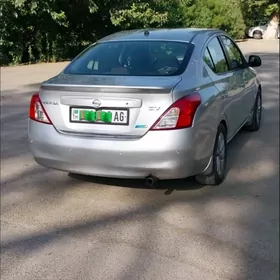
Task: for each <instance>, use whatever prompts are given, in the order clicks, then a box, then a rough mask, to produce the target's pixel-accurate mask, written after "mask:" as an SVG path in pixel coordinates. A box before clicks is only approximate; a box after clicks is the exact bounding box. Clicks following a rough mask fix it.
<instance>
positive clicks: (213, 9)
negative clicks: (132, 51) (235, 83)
mask: <svg viewBox="0 0 280 280" xmlns="http://www.w3.org/2000/svg"><path fill="white" fill-rule="evenodd" d="M278 11H279V6H278V1H277V0H131V1H129V0H118V1H116V0H114V1H112V0H2V1H1V7H0V65H9V64H23V63H35V62H54V61H61V60H66V59H71V58H73V57H74V56H76V55H77V54H78V53H79V52H80V51H81V50H82V49H84V48H85V46H87V45H88V44H90V43H92V42H94V41H95V40H96V39H98V38H100V37H103V36H105V35H108V34H110V33H112V32H115V31H119V30H124V29H135V28H148V27H152V28H157V27H207V28H220V29H222V30H225V31H226V32H228V33H229V34H230V35H231V36H232V37H234V38H236V39H239V38H243V37H244V35H245V29H246V27H248V26H252V25H253V24H254V23H255V22H256V20H258V19H259V18H261V19H262V18H264V17H269V16H270V15H271V14H272V13H273V12H278Z"/></svg>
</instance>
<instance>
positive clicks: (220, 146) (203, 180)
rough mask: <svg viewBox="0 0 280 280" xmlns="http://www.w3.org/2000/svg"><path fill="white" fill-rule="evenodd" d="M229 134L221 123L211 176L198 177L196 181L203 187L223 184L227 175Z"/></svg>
mask: <svg viewBox="0 0 280 280" xmlns="http://www.w3.org/2000/svg"><path fill="white" fill-rule="evenodd" d="M226 137H227V133H226V128H225V126H224V125H223V124H222V123H221V124H220V125H219V127H218V131H217V135H216V140H215V145H214V151H213V167H212V172H211V174H210V175H197V176H196V181H197V182H198V183H199V184H201V185H213V186H215V185H219V184H221V183H222V182H223V180H224V178H225V174H226V162H227V140H226V139H227V138H226Z"/></svg>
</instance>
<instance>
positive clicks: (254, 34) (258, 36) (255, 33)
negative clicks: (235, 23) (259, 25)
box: [253, 31, 263, 39]
mask: <svg viewBox="0 0 280 280" xmlns="http://www.w3.org/2000/svg"><path fill="white" fill-rule="evenodd" d="M262 35H263V34H262V32H261V31H254V33H253V37H254V39H262Z"/></svg>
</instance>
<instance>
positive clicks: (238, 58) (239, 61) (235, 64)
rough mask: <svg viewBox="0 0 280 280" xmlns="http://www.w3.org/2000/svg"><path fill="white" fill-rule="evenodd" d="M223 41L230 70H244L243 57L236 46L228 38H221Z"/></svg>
mask: <svg viewBox="0 0 280 280" xmlns="http://www.w3.org/2000/svg"><path fill="white" fill-rule="evenodd" d="M221 39H222V42H223V45H224V46H225V49H226V51H227V54H228V58H229V65H230V68H231V69H232V70H235V69H242V68H244V65H245V64H244V59H243V55H242V54H241V52H240V51H239V49H238V48H237V47H236V45H235V44H234V43H233V42H232V41H231V40H230V39H229V38H228V37H225V36H221Z"/></svg>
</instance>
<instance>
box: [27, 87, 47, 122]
mask: <svg viewBox="0 0 280 280" xmlns="http://www.w3.org/2000/svg"><path fill="white" fill-rule="evenodd" d="M29 118H30V119H31V120H33V121H37V122H41V123H46V124H51V121H50V119H49V117H48V115H47V113H46V111H45V109H44V107H43V105H42V103H41V100H40V97H39V93H37V92H36V93H35V94H33V96H32V98H31V101H30V107H29Z"/></svg>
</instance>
